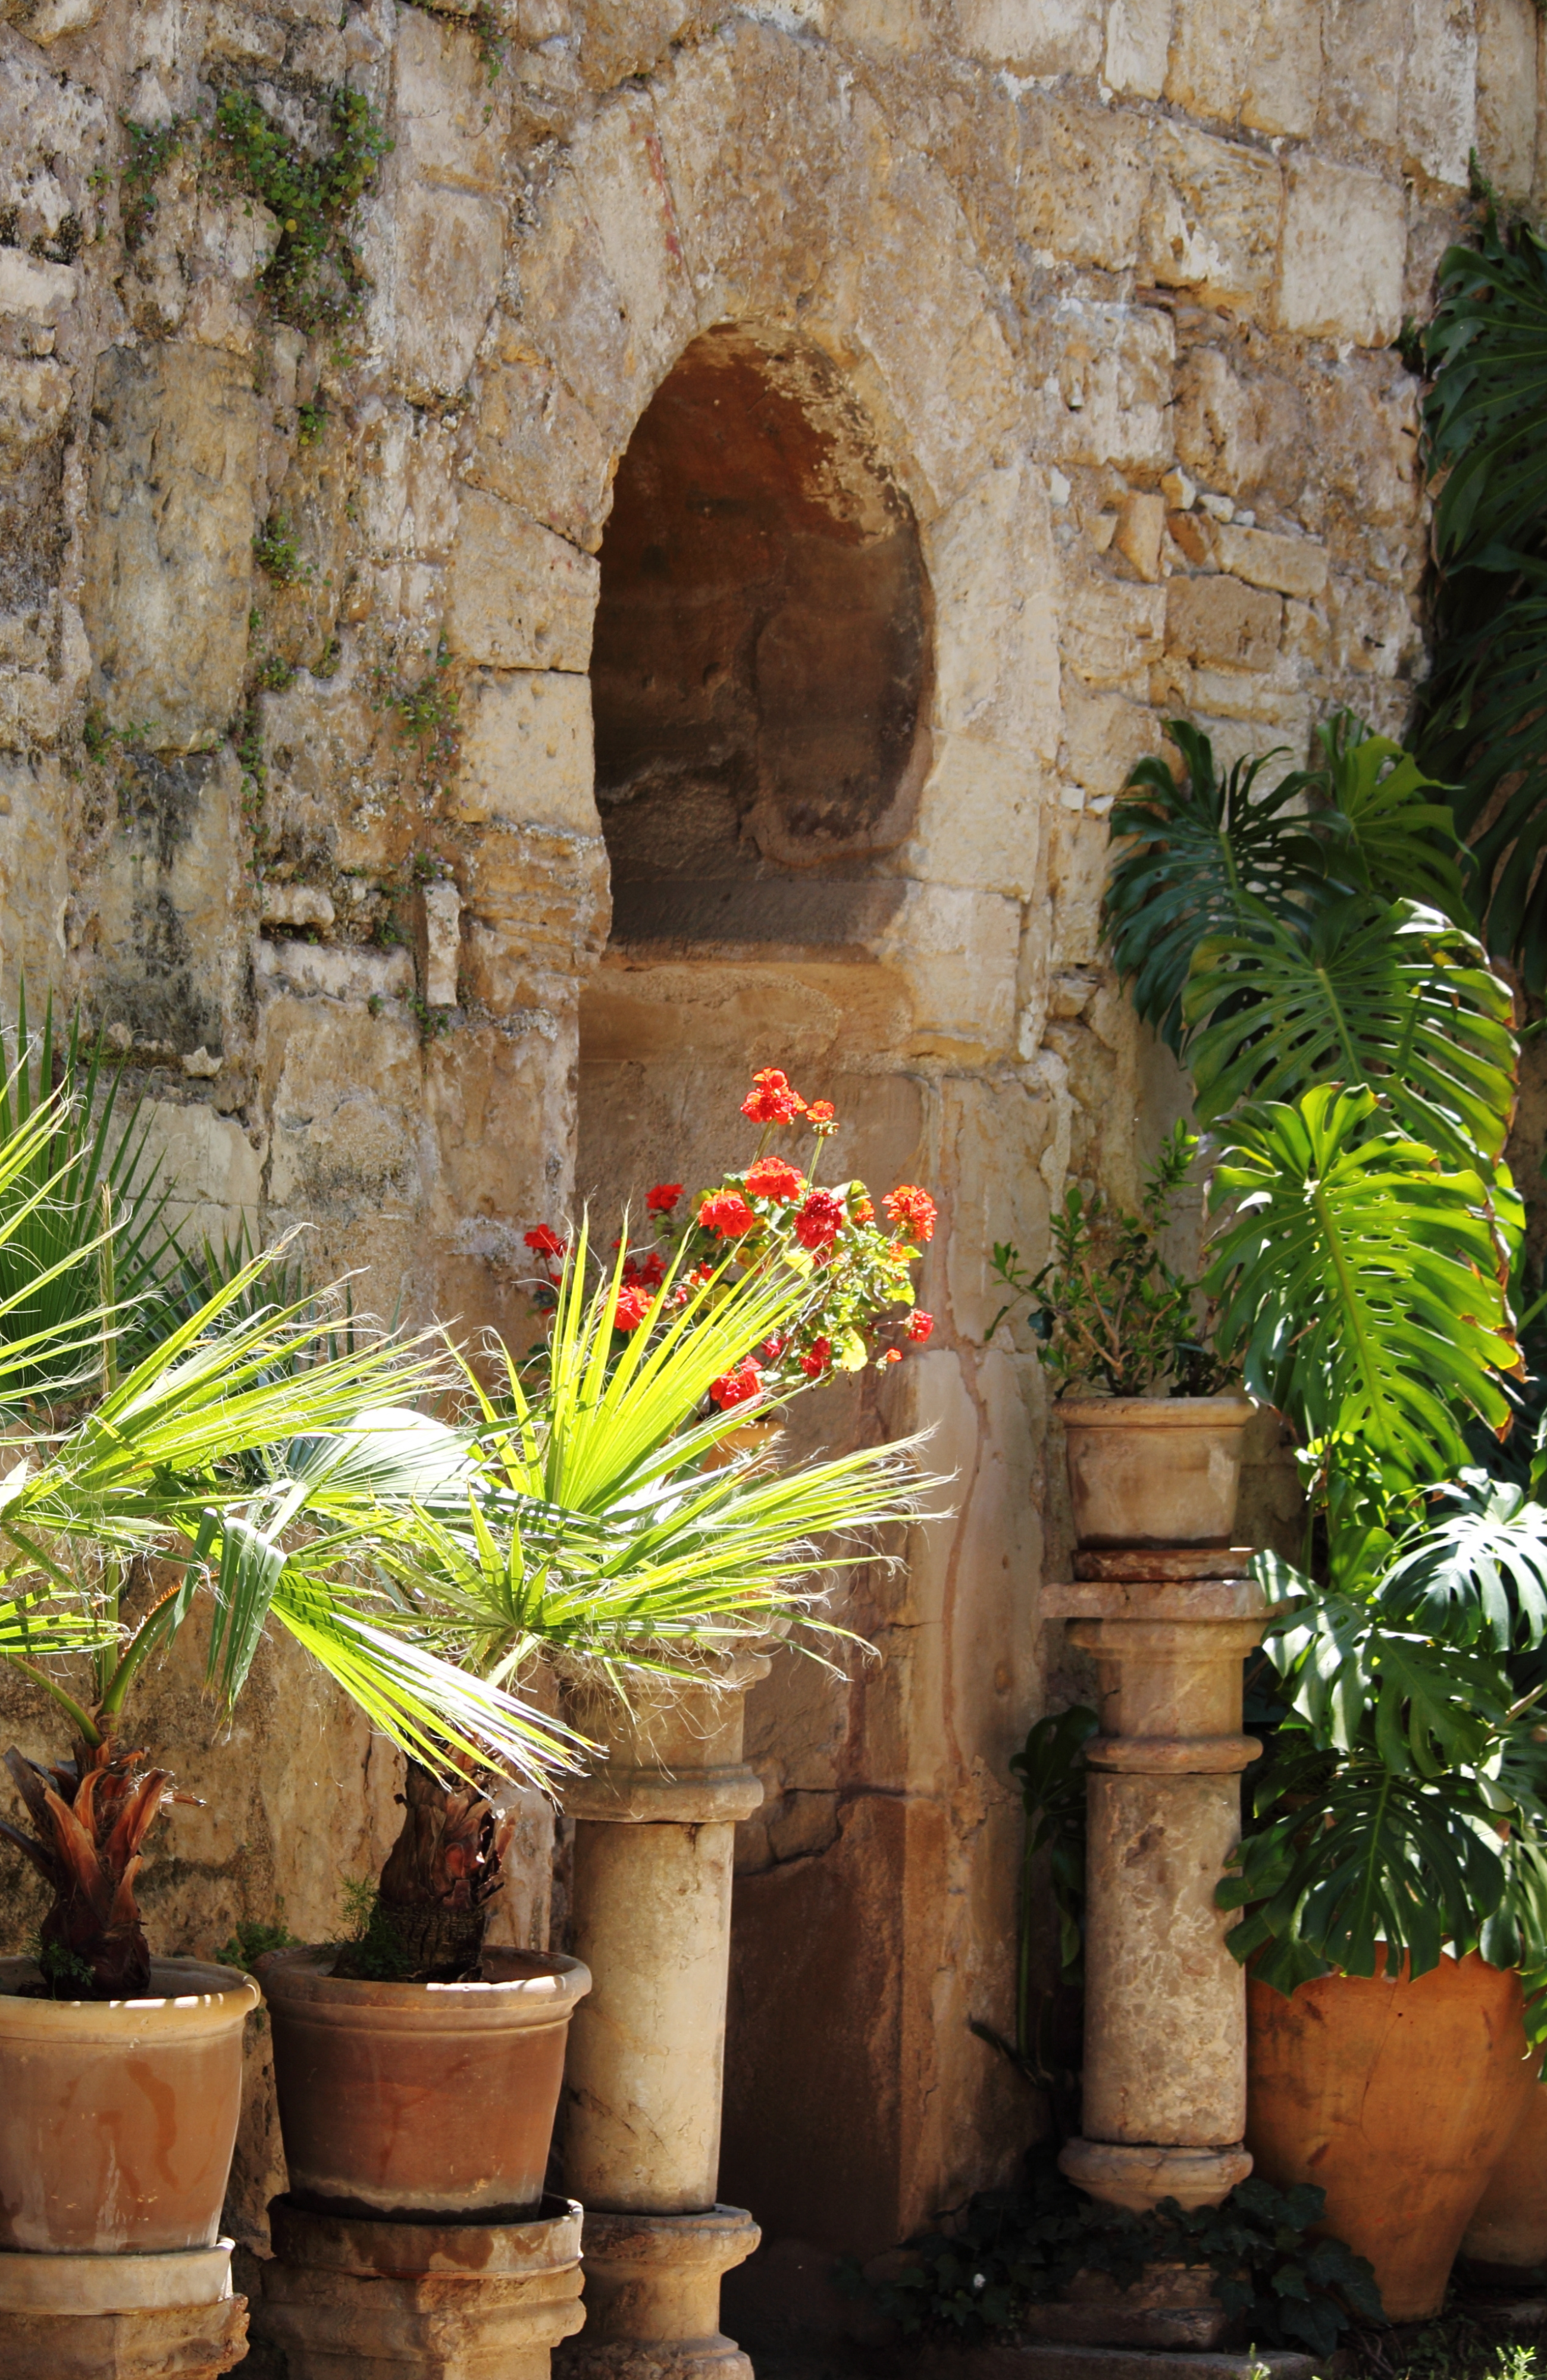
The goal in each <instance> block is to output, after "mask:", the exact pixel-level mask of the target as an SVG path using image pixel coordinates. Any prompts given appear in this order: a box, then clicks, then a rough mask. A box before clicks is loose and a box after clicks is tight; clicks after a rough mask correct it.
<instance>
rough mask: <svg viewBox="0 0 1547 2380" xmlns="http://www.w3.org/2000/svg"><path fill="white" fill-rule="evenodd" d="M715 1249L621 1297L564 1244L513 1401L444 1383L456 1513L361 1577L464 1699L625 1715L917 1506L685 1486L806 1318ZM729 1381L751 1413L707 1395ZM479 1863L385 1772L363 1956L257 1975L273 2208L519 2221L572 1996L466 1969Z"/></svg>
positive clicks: (498, 1852)
mask: <svg viewBox="0 0 1547 2380" xmlns="http://www.w3.org/2000/svg"><path fill="white" fill-rule="evenodd" d="M757 1195H758V1193H757V1192H756V1190H755V1189H754V1191H753V1196H757ZM659 1211H663V1212H664V1211H669V1210H666V1209H660V1210H659ZM728 1236H730V1237H731V1238H732V1239H733V1241H734V1242H735V1252H734V1253H733V1254H732V1255H731V1256H730V1257H724V1256H722V1257H721V1260H720V1262H719V1264H718V1265H717V1266H716V1267H715V1268H714V1269H710V1268H709V1266H708V1265H707V1263H705V1262H703V1261H700V1248H699V1246H698V1245H697V1244H696V1243H695V1241H694V1239H693V1238H692V1236H691V1235H684V1237H683V1239H682V1240H681V1242H680V1243H679V1244H678V1245H676V1246H675V1248H674V1249H673V1250H672V1251H671V1253H669V1254H666V1255H664V1256H663V1257H662V1260H661V1262H660V1264H659V1265H658V1266H657V1267H654V1268H652V1269H651V1272H650V1278H649V1280H648V1282H647V1283H646V1285H645V1286H644V1287H643V1288H642V1289H641V1287H640V1279H641V1272H642V1271H643V1268H642V1267H641V1265H640V1259H639V1258H638V1257H637V1256H635V1255H634V1254H633V1253H631V1252H630V1251H629V1250H628V1249H627V1245H626V1235H625V1242H624V1243H620V1245H619V1246H618V1248H617V1251H616V1253H615V1257H614V1261H613V1263H612V1266H611V1268H610V1269H609V1271H608V1272H607V1273H606V1274H605V1276H604V1277H603V1279H602V1280H601V1281H599V1282H597V1283H596V1284H595V1285H594V1286H593V1285H591V1283H590V1281H588V1256H589V1245H588V1234H587V1233H586V1231H585V1229H584V1228H583V1227H582V1229H581V1230H580V1231H579V1233H578V1234H577V1235H576V1238H575V1242H574V1245H573V1246H572V1247H571V1248H570V1249H569V1250H568V1251H567V1253H566V1256H565V1257H564V1258H563V1260H562V1263H561V1265H560V1267H559V1269H558V1270H557V1274H556V1278H555V1277H554V1273H553V1272H552V1270H550V1271H549V1273H548V1281H549V1285H550V1287H551V1291H552V1296H553V1309H552V1316H551V1324H550V1329H549V1333H548V1337H547V1341H546V1344H545V1346H544V1347H543V1348H542V1350H541V1352H540V1356H539V1359H538V1363H537V1367H536V1374H535V1377H529V1378H523V1369H522V1366H520V1365H518V1363H517V1362H516V1361H515V1360H514V1358H512V1357H511V1356H510V1355H509V1354H508V1352H507V1351H495V1352H496V1354H498V1355H499V1356H500V1357H501V1358H502V1366H503V1373H504V1378H503V1380H502V1381H501V1383H500V1386H499V1390H498V1392H497V1393H496V1392H495V1391H494V1390H491V1389H489V1388H488V1387H487V1386H486V1385H484V1384H482V1383H481V1380H480V1378H478V1377H477V1375H476V1374H475V1373H474V1371H473V1370H472V1369H471V1368H470V1367H469V1369H468V1371H467V1374H466V1391H467V1398H468V1403H469V1415H468V1418H469V1422H470V1426H471V1428H472V1432H473V1438H472V1463H471V1467H470V1469H469V1468H468V1467H466V1464H465V1458H464V1455H463V1452H462V1441H461V1440H460V1439H458V1438H457V1437H456V1436H455V1434H452V1433H448V1434H447V1437H446V1440H445V1447H446V1459H447V1465H448V1477H452V1476H455V1475H458V1466H462V1467H461V1469H460V1472H459V1476H460V1489H461V1506H462V1509H461V1511H460V1512H459V1513H457V1512H451V1511H450V1510H449V1509H445V1508H443V1509H441V1510H440V1511H438V1512H434V1513H430V1512H426V1513H425V1514H424V1515H423V1516H422V1524H421V1527H420V1531H419V1532H418V1533H417V1535H416V1537H415V1539H414V1540H413V1542H411V1543H410V1542H408V1540H407V1539H406V1538H405V1539H404V1540H403V1541H402V1542H401V1544H400V1545H399V1546H398V1547H397V1548H396V1549H393V1550H388V1551H387V1552H386V1554H385V1561H386V1566H387V1568H388V1570H389V1572H390V1573H391V1575H392V1577H393V1581H394V1585H395V1587H396V1591H397V1594H398V1596H399V1597H400V1599H401V1602H402V1605H403V1608H404V1609H405V1611H406V1612H408V1613H411V1614H412V1615H413V1616H414V1618H415V1619H416V1620H417V1621H419V1622H420V1624H421V1625H422V1626H424V1627H425V1628H426V1629H428V1630H430V1631H431V1632H432V1634H433V1638H434V1641H435V1642H436V1643H437V1645H440V1646H441V1648H442V1650H443V1651H445V1653H447V1654H448V1655H450V1656H452V1657H454V1658H456V1659H457V1660H458V1661H459V1662H460V1663H461V1664H462V1665H463V1666H464V1667H465V1669H466V1670H467V1671H468V1673H469V1676H477V1677H480V1678H485V1679H488V1680H490V1681H499V1682H513V1681H515V1680H516V1679H518V1677H519V1675H520V1674H521V1672H522V1669H523V1665H524V1664H526V1663H528V1662H529V1661H530V1660H531V1659H532V1658H533V1657H534V1656H535V1655H536V1654H538V1653H539V1652H542V1653H545V1654H546V1655H547V1656H548V1657H549V1658H551V1659H552V1660H553V1661H554V1663H555V1664H556V1665H557V1667H558V1668H559V1670H560V1673H561V1675H567V1676H569V1677H571V1678H572V1679H576V1680H578V1681H579V1680H583V1681H585V1682H588V1683H589V1684H591V1685H593V1686H594V1685H595V1684H596V1683H598V1682H600V1683H603V1684H608V1685H610V1686H611V1687H612V1688H613V1689H614V1691H615V1692H616V1693H617V1694H619V1695H620V1696H621V1697H622V1698H623V1699H624V1700H625V1701H627V1697H628V1695H629V1693H630V1685H629V1681H630V1679H633V1680H635V1681H637V1682H640V1683H650V1682H660V1681H662V1680H664V1681H666V1682H671V1681H673V1680H683V1681H690V1682H692V1683H694V1684H695V1685H697V1686H699V1687H700V1688H701V1686H702V1684H703V1680H704V1675H705V1670H706V1666H707V1667H708V1668H710V1669H712V1668H713V1661H711V1662H710V1663H708V1664H707V1665H706V1663H705V1660H704V1657H705V1656H720V1655H723V1654H725V1653H726V1652H731V1651H734V1650H735V1648H736V1647H737V1645H748V1644H756V1643H758V1642H760V1641H761V1640H763V1639H766V1638H767V1637H768V1636H769V1635H770V1634H773V1633H786V1631H787V1630H788V1629H789V1627H790V1625H791V1623H792V1621H796V1620H797V1619H800V1618H802V1617H804V1618H806V1619H807V1620H808V1621H810V1624H811V1625H814V1626H815V1627H816V1628H817V1629H818V1630H819V1632H820V1631H823V1630H826V1629H827V1628H828V1626H829V1623H826V1622H824V1621H821V1620H820V1619H818V1618H816V1617H815V1615H814V1614H813V1612H812V1609H811V1607H812V1604H813V1599H814V1597H815V1596H816V1594H817V1592H818V1590H819V1588H820V1585H821V1583H822V1579H823V1578H824V1576H825V1575H826V1574H827V1573H831V1572H832V1571H834V1570H835V1569H837V1568H840V1567H843V1566H846V1565H847V1563H848V1562H849V1561H851V1560H853V1559H854V1558H855V1551H856V1546H857V1544H858V1543H859V1542H868V1541H869V1539H870V1537H871V1536H872V1535H873V1533H874V1531H876V1530H877V1529H879V1528H882V1527H884V1526H886V1525H888V1524H894V1523H898V1522H902V1521H905V1520H907V1519H909V1518H911V1517H913V1515H914V1513H915V1512H916V1509H917V1496H918V1490H919V1488H920V1485H921V1484H922V1483H921V1482H920V1479H919V1476H918V1475H917V1473H916V1471H915V1470H914V1468H913V1465H912V1463H911V1461H910V1458H909V1454H908V1451H907V1448H905V1447H898V1446H895V1445H892V1446H881V1447H868V1448H864V1449H861V1450H860V1451H858V1452H855V1453H852V1454H847V1455H844V1456H840V1457H838V1458H836V1459H829V1460H824V1461H810V1462H805V1463H798V1464H795V1465H793V1466H791V1467H789V1468H788V1469H786V1470H777V1471H775V1470H774V1469H773V1468H772V1467H771V1464H770V1461H769V1458H768V1456H767V1454H766V1451H764V1450H761V1449H758V1450H750V1451H748V1450H742V1451H737V1452H735V1453H734V1454H733V1456H732V1458H731V1459H730V1460H729V1461H728V1462H726V1463H721V1464H718V1465H716V1466H714V1467H713V1468H710V1469H707V1470H706V1468H705V1458H706V1456H707V1455H708V1454H709V1453H710V1452H711V1451H713V1450H714V1449H715V1448H716V1446H717V1444H718V1442H719V1441H720V1439H722V1437H723V1435H724V1431H725V1413H726V1411H736V1412H737V1413H746V1412H750V1413H751V1414H752V1415H753V1416H754V1417H756V1415H759V1414H760V1413H761V1411H762V1410H763V1409H764V1407H765V1406H766V1404H767V1403H768V1402H769V1399H770V1397H771V1395H772V1394H774V1393H777V1394H778V1395H780V1396H781V1397H782V1398H787V1396H788V1395H790V1394H792V1393H794V1392H795V1381H794V1380H792V1379H791V1378H789V1377H788V1374H787V1372H786V1373H780V1372H779V1371H778V1368H777V1367H778V1364H779V1356H778V1355H772V1356H771V1355H769V1354H767V1350H768V1348H769V1347H770V1345H774V1347H776V1348H777V1349H779V1350H780V1351H781V1353H782V1351H783V1350H784V1349H785V1348H786V1347H787V1346H788V1345H789V1344H790V1343H792V1342H794V1341H795V1339H796V1337H797V1334H798V1332H799V1331H800V1330H801V1329H802V1327H803V1325H804V1324H805V1322H806V1320H807V1318H808V1317H809V1312H810V1304H811V1301H812V1298H813V1294H815V1295H818V1296H820V1295H822V1289H821V1287H820V1285H819V1286H818V1288H817V1289H816V1290H815V1291H814V1292H813V1285H812V1281H811V1279H810V1269H809V1268H807V1267H805V1266H801V1265H798V1264H795V1265H792V1264H791V1263H790V1262H789V1261H787V1258H786V1249H785V1246H784V1245H783V1242H782V1240H781V1238H780V1236H779V1234H778V1233H777V1232H776V1231H774V1230H769V1231H767V1232H766V1233H764V1234H763V1235H762V1240H761V1248H760V1249H759V1252H758V1253H757V1254H756V1256H755V1257H754V1256H753V1254H752V1251H751V1249H750V1248H749V1245H748V1244H749V1241H750V1239H751V1236H752V1234H751V1231H750V1228H748V1229H745V1230H740V1231H737V1232H736V1233H732V1234H729V1235H728ZM827 1368H828V1366H827V1363H826V1361H825V1359H824V1360H822V1361H821V1362H818V1363H815V1364H813V1365H812V1366H810V1369H809V1370H798V1371H797V1375H796V1377H797V1378H798V1380H799V1381H800V1382H801V1384H802V1385H810V1384H813V1383H814V1382H815V1381H816V1380H817V1379H820V1378H822V1376H823V1374H824V1373H825V1372H826V1370H827ZM749 1369H751V1370H753V1371H755V1372H756V1373H757V1375H758V1379H757V1383H756V1385H755V1387H754V1389H753V1392H752V1393H751V1394H750V1395H749V1396H743V1395H741V1394H740V1393H739V1390H738V1392H737V1394H736V1395H734V1396H727V1395H726V1394H725V1389H726V1384H727V1383H729V1382H733V1381H741V1380H745V1378H747V1374H748V1371H749ZM770 1374H773V1375H774V1376H775V1378H777V1379H778V1381H779V1386H778V1387H777V1389H776V1390H771V1389H770V1388H769V1387H768V1386H766V1385H764V1383H765V1380H766V1378H767V1377H768V1376H769V1375H770ZM504 1848H505V1842H504V1836H503V1832H502V1829H501V1827H500V1825H499V1822H498V1820H497V1818H496V1815H495V1813H494V1811H493V1806H492V1804H491V1803H490V1802H489V1801H488V1800H487V1799H485V1798H483V1797H482V1796H481V1794H480V1793H479V1792H478V1791H475V1790H473V1789H470V1788H469V1789H468V1790H466V1791H463V1790H461V1789H457V1790H451V1791H448V1789H447V1788H446V1787H445V1785H444V1784H443V1783H442V1782H440V1781H439V1780H437V1779H435V1778H434V1777H432V1776H430V1775H428V1774H426V1773H424V1772H422V1771H414V1770H410V1776H409V1783H408V1806H407V1810H406V1814H405V1819H404V1827H403V1832H402V1835H401V1836H400V1838H399V1840H398V1842H397V1844H396V1846H395V1847H394V1850H393V1852H391V1854H390V1856H389V1858H388V1860H387V1862H386V1864H385V1866H384V1869H383V1873H382V1876H381V1878H380V1881H379V1885H378V1888H377V1892H376V1895H375V1899H374V1902H373V1905H372V1909H371V1911H370V1913H369V1915H368V1919H367V1922H366V1925H365V1927H364V1930H363V1936H362V1938H361V1939H360V1940H359V1941H358V1942H356V1943H355V1944H352V1945H345V1946H331V1947H329V1948H327V1949H285V1950H278V1951H275V1952H274V1953H272V1954H271V1955H270V1956H268V1957H267V1958H265V1959H263V1960H262V1961H260V1973H261V1975H262V1982H263V1987H264V1991H265V1994H266V1996H267V1998H268V2001H269V2006H270V2009H271V2011H272V2014H273V2020H274V2070H275V2079H276V2083H277V2088H278V2096H279V2111H280V2122H281V2127H282V2131H283V2133H284V2138H285V2147H286V2160H287V2162H288V2164H289V2168H290V2173H291V2180H292V2186H293V2187H294V2188H297V2189H298V2190H299V2191H300V2192H303V2193H304V2194H305V2195H306V2196H307V2197H308V2198H309V2199H310V2200H311V2202H312V2203H313V2204H325V2205H331V2206H335V2207H339V2206H353V2207H355V2208H357V2209H359V2208H366V2209H369V2210H371V2211H372V2212H374V2213H378V2214H406V2213H408V2214H420V2215H424V2214H427V2213H431V2212H433V2213H435V2214H438V2215H439V2216H442V2217H443V2218H452V2217H455V2216H466V2215H467V2214H469V2213H470V2212H480V2213H486V2212H488V2211H489V2210H490V2209H491V2208H492V2207H493V2206H496V2205H499V2206H503V2207H505V2208H506V2209H507V2210H509V2209H520V2210H521V2211H530V2207H531V2206H532V2205H533V2204H535V2203H536V2200H537V2198H538V2196H539V2194H540V2192H541V2186H542V2168H543V2164H544V2162H545V2158H546V2151H547V2141H548V2134H549V2131H551V2128H552V2124H553V2119H554V2111H555V2107H556V2102H557V2095H558V2088H559V2080H560V2073H561V2069H562V2063H563V2027H564V2025H565V2024H566V2022H567V2019H568V2013H569V2010H570V2009H571V2008H572V2007H573V2005H574V2002H575V2000H576V1999H577V1998H579V1993H580V1992H581V1991H583V1990H584V1989H585V1987H586V1981H587V1979H586V1976H585V1970H584V1969H583V1968H581V1967H579V1965H578V1962H577V1961H572V1960H563V1959H557V1958H552V1959H547V1960H538V1959H535V1958H526V1959H523V1958H522V1957H520V1956H519V1955H518V1954H516V1953H510V1952H498V1953H493V1954H491V1953H489V1952H487V1951H483V1950H482V1949H481V1937H482V1931H483V1925H484V1920H485V1917H486V1914H487V1910H488V1905H489V1900H490V1898H491V1896H492V1893H493V1890H495V1889H496V1888H497V1884H498V1876H499V1867H500V1861H501V1857H502V1854H503V1851H504ZM496 2039H499V2040H502V2041H503V2043H504V2046H503V2048H502V2049H499V2050H496V2049H495V2047H494V2043H495V2041H496ZM494 2057H503V2058H504V2060H505V2063H504V2065H503V2066H502V2067H501V2069H500V2080H499V2083H498V2087H496V2086H495V2084H494V2083H493V2082H492V2080H491V2076H492V2074H493V2071H494V2069H493V2065H492V2063H491V2059H492V2058H494ZM513 2096H514V2098H515V2100H516V2104H517V2107H518V2114H517V2117H516V2119H515V2120H514V2121H513V2119H512V2098H513ZM427 2103H432V2104H433V2105H434V2107H435V2109H436V2113H435V2115H434V2118H433V2119H432V2120H431V2121H423V2122H421V2121H420V2113H419V2111H420V2109H421V2108H422V2107H424V2106H425V2105H426V2104H427Z"/></svg>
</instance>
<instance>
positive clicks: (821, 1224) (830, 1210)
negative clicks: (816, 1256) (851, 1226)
mask: <svg viewBox="0 0 1547 2380" xmlns="http://www.w3.org/2000/svg"><path fill="white" fill-rule="evenodd" d="M843 1221H844V1210H843V1203H842V1201H841V1200H840V1199H837V1198H834V1196H833V1193H832V1192H831V1190H813V1191H812V1193H811V1195H810V1197H809V1198H808V1199H807V1201H806V1203H805V1205H804V1206H803V1207H802V1208H801V1209H800V1212H799V1214H798V1215H797V1217H796V1219H795V1236H796V1238H797V1239H798V1241H799V1243H800V1245H801V1246H802V1247H803V1248H825V1247H829V1246H831V1245H832V1243H833V1242H834V1240H835V1239H836V1238H837V1236H838V1233H839V1232H840V1231H841V1229H842V1228H843Z"/></svg>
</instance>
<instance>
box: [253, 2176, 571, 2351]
mask: <svg viewBox="0 0 1547 2380" xmlns="http://www.w3.org/2000/svg"><path fill="white" fill-rule="evenodd" d="M269 2223H270V2228H271V2231H272V2235H273V2239H274V2262H273V2263H272V2264H269V2265H265V2266H264V2267H263V2295H262V2302H261V2303H260V2304H256V2305H254V2307H253V2310H252V2326H253V2335H254V2337H255V2338H260V2339H262V2341H263V2342H264V2343H265V2344H266V2345H269V2346H273V2347H276V2348H278V2349H280V2350H282V2352H283V2353H284V2355H285V2357H286V2368H287V2371H288V2374H289V2380H548V2362H549V2355H550V2351H551V2350H552V2349H553V2348H554V2347H555V2346H556V2345H557V2343H558V2341H559V2340H560V2339H561V2338H567V2337H568V2335H569V2333H570V2332H571V2331H574V2330H579V2327H580V2325H581V2323H582V2322H583V2321H584V2320H585V2310H584V2308H583V2307H582V2306H581V2304H580V2210H579V2206H577V2205H576V2204H575V2203H574V2201H573V2200H572V2199H552V2198H550V2199H545V2200H544V2201H543V2206H542V2213H541V2214H540V2215H539V2216H537V2217H536V2219H535V2220H534V2221H532V2222H530V2223H447V2224H435V2223H384V2222H377V2221H374V2220H372V2218H370V2217H368V2216H348V2215H313V2214H310V2213H308V2212H307V2210H306V2209H305V2208H304V2207H299V2206H297V2205H295V2204H293V2203H292V2201H291V2200H290V2199H288V2198H276V2199H275V2200H274V2202H273V2204H272V2205H271V2206H270V2208H269Z"/></svg>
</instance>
